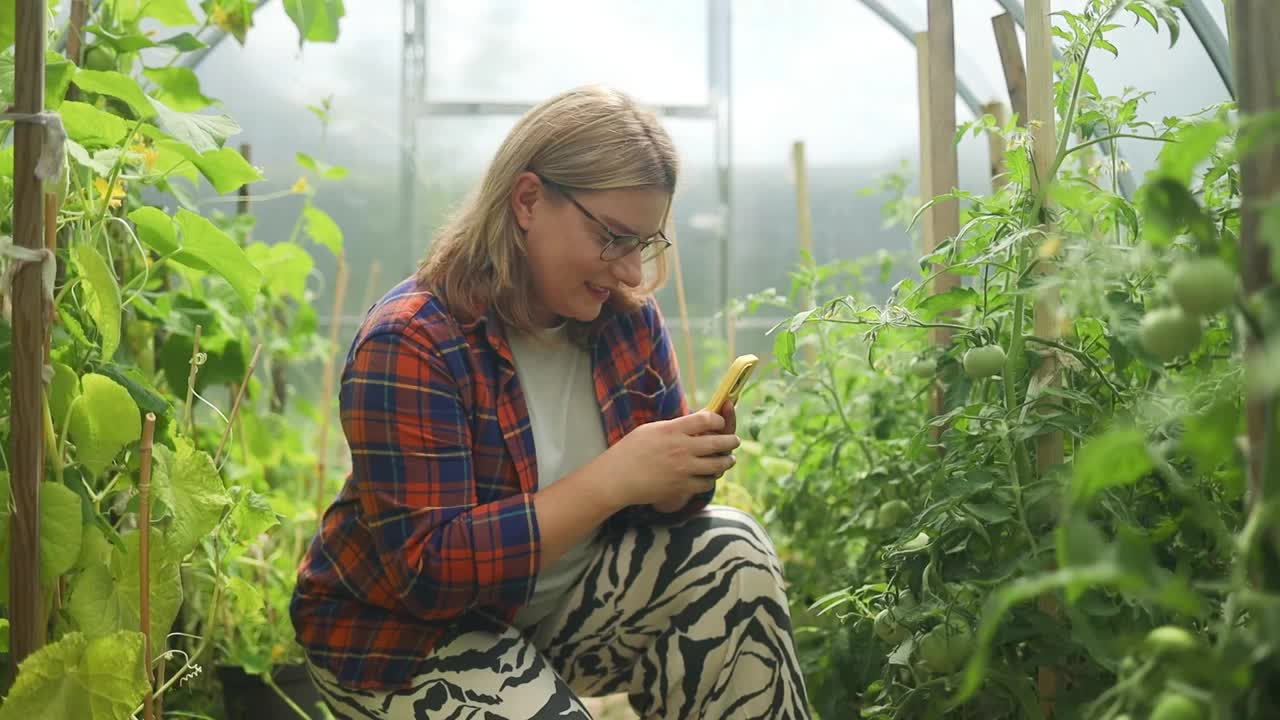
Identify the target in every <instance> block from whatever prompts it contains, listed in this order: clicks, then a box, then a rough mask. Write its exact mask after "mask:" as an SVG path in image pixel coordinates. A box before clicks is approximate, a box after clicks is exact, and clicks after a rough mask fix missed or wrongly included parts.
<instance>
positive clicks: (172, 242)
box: [129, 206, 178, 255]
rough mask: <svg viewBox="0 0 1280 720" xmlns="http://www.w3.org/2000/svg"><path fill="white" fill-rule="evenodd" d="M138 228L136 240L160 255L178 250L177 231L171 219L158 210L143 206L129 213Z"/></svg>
mask: <svg viewBox="0 0 1280 720" xmlns="http://www.w3.org/2000/svg"><path fill="white" fill-rule="evenodd" d="M129 219H130V220H132V221H133V224H134V225H136V226H137V228H138V239H139V240H141V241H142V242H144V243H146V245H147V246H148V247H150V248H151V249H152V250H155V251H156V252H158V253H160V254H161V255H167V254H169V253H171V252H174V251H175V250H177V249H178V231H177V230H176V229H175V228H174V226H173V219H172V218H170V217H169V216H168V215H166V214H165V213H164V211H163V210H161V209H160V208H155V207H151V206H143V207H140V208H138V209H136V210H134V211H132V212H130V213H129Z"/></svg>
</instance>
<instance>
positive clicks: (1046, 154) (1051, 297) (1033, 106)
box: [1026, 0, 1070, 717]
mask: <svg viewBox="0 0 1280 720" xmlns="http://www.w3.org/2000/svg"><path fill="white" fill-rule="evenodd" d="M1050 4H1051V2H1050V0H1027V3H1026V14H1027V23H1026V30H1027V120H1028V125H1029V126H1030V127H1031V136H1032V152H1033V154H1034V155H1035V172H1036V185H1037V188H1040V187H1043V186H1044V184H1045V183H1048V182H1051V181H1052V178H1050V177H1049V173H1050V171H1051V169H1052V165H1053V159H1054V155H1055V154H1056V152H1057V144H1058V143H1057V132H1056V124H1057V123H1056V118H1055V117H1054V86H1053V46H1052V34H1051V27H1050V15H1049V13H1050V12H1051V10H1050ZM1063 131H1064V132H1069V131H1070V128H1064V129H1063ZM1047 206H1048V201H1047V200H1046V207H1047ZM1035 220H1036V218H1032V221H1033V222H1034V221H1035ZM1044 230H1045V233H1046V242H1047V238H1048V237H1049V233H1050V232H1051V231H1052V228H1050V227H1049V226H1047V225H1046V226H1045V227H1044ZM1042 247H1044V245H1043V244H1042ZM1039 270H1040V272H1041V273H1045V274H1047V273H1051V272H1053V271H1054V263H1053V259H1052V257H1040V258H1039ZM1058 304H1059V293H1058V291H1057V290H1052V291H1048V292H1042V293H1041V294H1040V295H1039V296H1038V297H1037V299H1036V303H1035V311H1034V315H1035V319H1034V327H1035V333H1036V335H1038V336H1039V337H1042V338H1056V337H1058V335H1059V322H1058ZM1057 372H1058V366H1057V362H1056V360H1055V359H1054V358H1053V356H1047V357H1045V358H1044V360H1043V362H1042V363H1041V365H1040V367H1039V369H1038V370H1037V374H1038V376H1039V377H1041V378H1044V377H1048V378H1056V375H1057ZM1062 458H1063V438H1062V433H1061V432H1053V433H1049V434H1046V435H1041V436H1039V437H1038V438H1036V467H1037V469H1038V471H1039V473H1040V475H1041V476H1043V475H1044V473H1045V472H1046V471H1048V470H1049V468H1051V467H1053V466H1055V465H1059V464H1061V463H1062ZM1038 605H1039V607H1040V610H1041V611H1042V612H1044V613H1045V614H1047V615H1050V616H1052V617H1056V616H1057V615H1058V602H1057V596H1056V595H1054V594H1052V593H1045V594H1044V595H1041V596H1040V598H1039V601H1038ZM1037 689H1038V694H1039V696H1040V704H1041V707H1042V708H1043V710H1044V714H1045V716H1046V717H1053V714H1054V703H1055V700H1056V698H1057V694H1058V690H1059V673H1058V669H1057V668H1056V667H1053V666H1048V665H1046V666H1041V667H1040V669H1039V672H1038V678H1037Z"/></svg>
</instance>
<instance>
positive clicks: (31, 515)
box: [9, 0, 47, 668]
mask: <svg viewBox="0 0 1280 720" xmlns="http://www.w3.org/2000/svg"><path fill="white" fill-rule="evenodd" d="M45 13H46V7H45V2H44V0H17V4H16V7H15V21H16V24H15V28H16V33H17V34H16V38H17V44H16V48H15V51H14V89H15V94H14V104H13V111H14V112H16V113H29V114H34V113H39V112H41V111H42V110H43V109H44V73H45V69H44V53H45V24H44V20H45ZM15 125H16V126H15V128H14V141H13V144H14V164H13V169H14V172H13V180H14V199H13V240H14V244H15V245H18V246H20V247H24V248H28V249H30V250H40V249H42V248H43V247H44V245H45V240H44V236H43V234H42V233H41V231H40V230H41V228H40V226H41V224H42V222H43V220H44V218H43V215H44V212H43V208H42V201H43V200H44V190H43V188H42V187H41V184H42V183H41V181H40V180H39V179H38V178H37V177H36V174H35V168H36V163H37V162H38V160H39V158H40V152H41V149H42V148H43V146H44V140H43V139H44V128H43V127H42V126H40V125H37V124H34V123H30V122H18V123H16V124H15ZM42 283H43V281H42V278H41V268H40V264H39V263H25V264H23V265H22V266H21V267H19V268H18V270H17V271H16V272H15V273H14V276H13V295H12V301H13V304H12V309H13V358H12V367H11V372H12V386H11V388H12V396H11V407H10V418H11V428H12V434H11V437H10V440H11V447H10V449H9V467H10V487H11V490H12V492H13V515H12V516H11V517H10V522H9V623H10V625H9V643H10V653H11V654H10V660H9V667H11V668H16V667H17V666H18V664H19V663H21V662H22V661H23V660H25V659H26V658H27V656H28V655H30V654H31V653H33V652H35V651H36V650H38V649H39V648H40V647H41V646H42V645H44V642H45V630H46V628H45V621H44V611H43V608H41V602H40V596H41V592H40V545H39V539H40V501H39V497H40V496H39V485H40V478H41V474H42V473H43V469H44V451H45V447H44V382H43V378H42V371H43V367H44V346H45V333H46V332H47V330H46V327H47V326H46V324H45V319H46V314H45V302H44V290H43V287H42Z"/></svg>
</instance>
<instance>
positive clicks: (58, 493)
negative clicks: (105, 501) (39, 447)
mask: <svg viewBox="0 0 1280 720" xmlns="http://www.w3.org/2000/svg"><path fill="white" fill-rule="evenodd" d="M83 534H84V520H83V518H82V517H81V514H80V496H79V495H77V494H76V493H75V491H73V490H71V489H70V488H68V487H67V486H66V485H63V484H62V483H56V482H42V483H40V577H41V578H42V579H43V580H44V581H45V582H46V583H47V582H50V581H52V580H53V579H54V578H56V577H58V576H59V575H61V574H62V573H64V572H67V571H68V570H70V569H71V568H73V567H75V564H76V559H77V558H79V557H80V542H81V539H82V537H83Z"/></svg>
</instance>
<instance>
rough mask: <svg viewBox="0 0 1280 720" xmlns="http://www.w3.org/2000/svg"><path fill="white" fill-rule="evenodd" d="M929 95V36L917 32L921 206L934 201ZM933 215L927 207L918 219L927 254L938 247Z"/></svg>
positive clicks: (931, 209)
mask: <svg viewBox="0 0 1280 720" xmlns="http://www.w3.org/2000/svg"><path fill="white" fill-rule="evenodd" d="M929 95H930V93H929V33H927V32H919V33H916V107H917V108H918V109H919V118H918V119H919V131H920V201H921V203H927V202H928V201H930V200H932V199H933V186H932V185H931V184H930V183H931V181H932V177H930V174H929V168H930V167H931V166H932V163H933V152H932V150H933V148H932V145H931V144H930V140H931V135H932V133H930V132H929V123H930V122H932V121H933V114H932V113H931V112H930V108H929ZM933 212H934V210H933V208H932V207H930V208H926V209H925V211H924V213H923V215H921V217H920V234H921V238H922V240H923V247H922V248H921V249H922V250H923V251H924V254H926V255H927V254H928V253H931V252H933V249H934V248H935V247H937V246H938V241H937V239H936V238H935V237H934V236H933V230H934V227H933Z"/></svg>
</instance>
